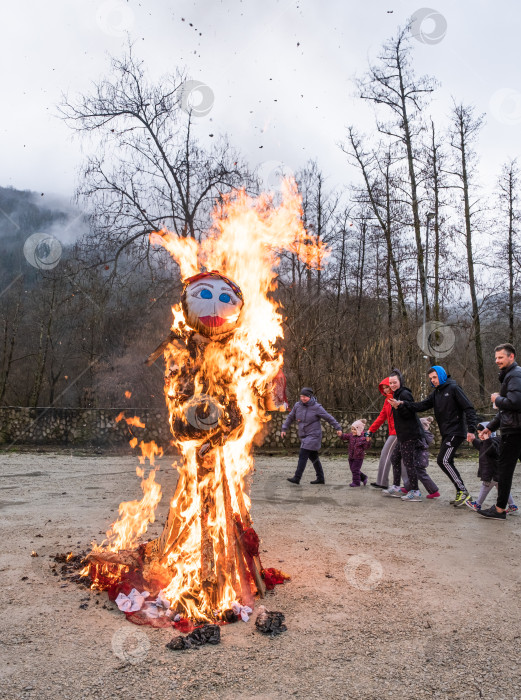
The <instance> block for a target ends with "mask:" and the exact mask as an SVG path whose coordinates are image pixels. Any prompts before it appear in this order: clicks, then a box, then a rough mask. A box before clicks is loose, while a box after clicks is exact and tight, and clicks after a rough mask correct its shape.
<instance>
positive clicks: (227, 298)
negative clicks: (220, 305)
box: [219, 292, 232, 304]
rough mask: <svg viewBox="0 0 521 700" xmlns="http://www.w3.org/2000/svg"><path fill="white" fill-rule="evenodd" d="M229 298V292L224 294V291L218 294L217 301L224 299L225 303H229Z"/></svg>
mask: <svg viewBox="0 0 521 700" xmlns="http://www.w3.org/2000/svg"><path fill="white" fill-rule="evenodd" d="M231 300H232V298H231V296H230V295H229V294H226V293H225V292H223V293H222V294H221V295H220V296H219V301H224V302H225V303H226V304H230V303H231Z"/></svg>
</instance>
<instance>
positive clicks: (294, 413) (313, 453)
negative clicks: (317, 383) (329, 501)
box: [280, 386, 342, 484]
mask: <svg viewBox="0 0 521 700" xmlns="http://www.w3.org/2000/svg"><path fill="white" fill-rule="evenodd" d="M321 420H327V422H328V423H330V424H331V425H332V426H333V428H334V429H335V430H336V432H337V435H338V436H340V435H342V427H341V425H340V423H338V421H336V420H335V419H334V418H333V416H331V415H329V413H328V412H327V411H326V410H325V408H323V407H322V406H321V405H320V404H319V403H318V401H317V400H316V398H315V397H314V396H313V389H310V388H309V387H307V386H305V387H304V388H303V389H302V390H301V392H300V400H299V401H297V403H296V404H295V405H294V406H293V408H292V409H291V412H290V414H289V416H288V417H287V418H286V420H285V421H284V423H283V424H282V430H281V433H280V434H281V437H282V438H285V437H286V433H287V432H288V430H289V427H290V425H291V424H292V423H293V422H294V421H297V425H298V436H299V438H300V452H299V456H298V464H297V470H296V472H295V476H292V477H291V478H288V481H291V483H292V484H300V480H301V478H302V474H303V473H304V469H305V468H306V464H307V461H308V459H310V460H311V462H312V464H313V466H314V467H315V474H316V479H315V480H314V481H311V482H310V483H311V484H325V483H326V481H325V479H324V470H323V468H322V464H321V463H320V459H319V456H318V451H319V449H320V447H321V445H322V426H321V424H320V421H321Z"/></svg>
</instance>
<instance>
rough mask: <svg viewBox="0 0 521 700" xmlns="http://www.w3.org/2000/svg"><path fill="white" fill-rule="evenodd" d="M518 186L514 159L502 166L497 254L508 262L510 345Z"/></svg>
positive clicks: (516, 261)
mask: <svg viewBox="0 0 521 700" xmlns="http://www.w3.org/2000/svg"><path fill="white" fill-rule="evenodd" d="M519 183H520V172H519V165H518V163H517V160H516V159H515V158H514V159H512V160H510V161H508V162H507V163H505V164H504V165H503V167H502V169H501V174H500V177H499V181H498V189H499V211H500V216H501V219H500V222H499V241H500V243H499V246H498V248H499V251H498V252H499V258H500V261H501V263H502V264H505V263H506V272H507V280H508V302H507V309H508V311H507V313H508V340H509V342H510V343H513V342H514V319H515V308H514V301H515V290H516V283H517V279H518V277H519V272H520V271H521V266H520V262H521V261H520V259H519V244H518V241H517V237H518V227H519V222H520V220H521V211H520V208H519ZM505 234H506V236H505Z"/></svg>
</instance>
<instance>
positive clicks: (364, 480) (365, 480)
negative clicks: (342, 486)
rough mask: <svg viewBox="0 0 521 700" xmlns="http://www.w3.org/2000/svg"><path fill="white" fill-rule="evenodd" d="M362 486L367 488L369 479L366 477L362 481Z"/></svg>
mask: <svg viewBox="0 0 521 700" xmlns="http://www.w3.org/2000/svg"><path fill="white" fill-rule="evenodd" d="M362 484H363V485H364V486H367V477H366V476H364V478H363V479H362Z"/></svg>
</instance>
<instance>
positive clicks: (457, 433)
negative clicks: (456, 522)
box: [390, 365, 477, 508]
mask: <svg viewBox="0 0 521 700" xmlns="http://www.w3.org/2000/svg"><path fill="white" fill-rule="evenodd" d="M429 379H430V380H431V384H432V386H433V387H434V390H433V391H432V392H431V393H430V394H429V396H427V398H426V399H424V400H423V401H416V402H413V401H405V402H404V405H405V406H406V407H407V408H409V409H410V410H411V411H417V412H419V413H421V412H422V411H428V410H429V409H430V408H433V409H434V416H435V417H436V422H437V423H438V427H439V429H440V433H441V447H440V451H439V453H438V466H439V467H440V469H441V470H442V471H443V472H444V473H445V474H446V475H447V476H448V477H449V479H450V480H451V481H452V483H453V484H454V486H455V488H456V497H455V498H454V500H453V501H451V504H452V505H454V506H455V507H456V508H458V507H459V506H462V505H463V504H464V503H465V501H466V500H467V499H468V498H469V497H470V496H469V492H468V491H467V488H466V487H465V484H464V483H463V479H462V478H461V475H460V473H459V471H458V470H457V469H456V466H455V465H454V454H455V452H456V450H457V448H458V447H459V446H460V445H461V443H462V442H463V440H465V438H466V439H467V440H473V439H474V438H475V437H476V436H475V432H476V423H477V416H476V411H475V410H474V406H473V405H472V403H471V402H470V400H469V399H468V397H467V396H466V395H465V392H464V391H463V389H462V388H461V387H460V386H459V385H458V384H456V382H455V381H454V379H451V378H450V376H449V375H448V374H447V372H446V371H445V370H444V368H443V367H441V366H440V365H434V366H433V367H431V368H430V370H429ZM390 403H391V404H392V405H394V404H393V402H392V401H390ZM397 405H399V404H398V403H397ZM465 419H466V422H467V427H465Z"/></svg>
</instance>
